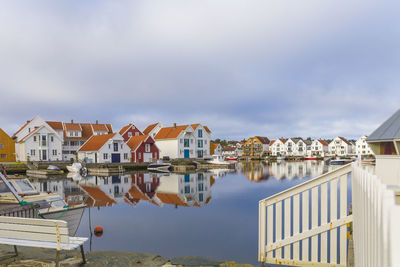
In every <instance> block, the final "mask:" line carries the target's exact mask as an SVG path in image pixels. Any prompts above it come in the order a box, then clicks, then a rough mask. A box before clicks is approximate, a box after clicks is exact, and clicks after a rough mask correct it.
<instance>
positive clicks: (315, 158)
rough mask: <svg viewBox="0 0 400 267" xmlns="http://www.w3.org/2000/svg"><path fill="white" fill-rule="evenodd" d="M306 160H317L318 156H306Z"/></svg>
mask: <svg viewBox="0 0 400 267" xmlns="http://www.w3.org/2000/svg"><path fill="white" fill-rule="evenodd" d="M304 159H305V160H317V157H305V158H304Z"/></svg>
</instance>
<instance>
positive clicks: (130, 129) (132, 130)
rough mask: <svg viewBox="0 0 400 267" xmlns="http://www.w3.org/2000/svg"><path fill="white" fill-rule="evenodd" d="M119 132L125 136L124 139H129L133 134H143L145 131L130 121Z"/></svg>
mask: <svg viewBox="0 0 400 267" xmlns="http://www.w3.org/2000/svg"><path fill="white" fill-rule="evenodd" d="M119 134H120V135H121V136H122V138H124V141H125V142H126V141H128V139H129V138H131V137H132V136H138V135H143V133H142V132H141V131H140V130H139V129H138V128H137V127H136V126H135V125H134V124H133V123H129V124H128V125H126V126H124V127H122V129H121V130H120V131H119Z"/></svg>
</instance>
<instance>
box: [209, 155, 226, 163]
mask: <svg viewBox="0 0 400 267" xmlns="http://www.w3.org/2000/svg"><path fill="white" fill-rule="evenodd" d="M207 162H208V163H211V164H228V162H226V161H225V159H224V157H223V156H220V155H212V160H209V161H207Z"/></svg>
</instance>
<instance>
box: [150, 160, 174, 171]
mask: <svg viewBox="0 0 400 267" xmlns="http://www.w3.org/2000/svg"><path fill="white" fill-rule="evenodd" d="M171 167H172V165H171V163H168V162H163V161H162V160H158V161H157V162H154V163H150V164H149V166H147V169H148V170H149V171H156V172H169V171H170V169H171Z"/></svg>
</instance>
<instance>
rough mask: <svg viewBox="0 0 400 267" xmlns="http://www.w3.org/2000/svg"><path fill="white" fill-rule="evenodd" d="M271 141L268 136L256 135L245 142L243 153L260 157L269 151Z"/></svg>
mask: <svg viewBox="0 0 400 267" xmlns="http://www.w3.org/2000/svg"><path fill="white" fill-rule="evenodd" d="M269 144H270V141H269V139H268V137H263V136H255V137H250V138H249V139H247V141H246V142H245V143H244V147H243V155H244V156H248V157H260V156H262V154H263V153H264V152H265V153H268V151H269Z"/></svg>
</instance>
